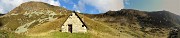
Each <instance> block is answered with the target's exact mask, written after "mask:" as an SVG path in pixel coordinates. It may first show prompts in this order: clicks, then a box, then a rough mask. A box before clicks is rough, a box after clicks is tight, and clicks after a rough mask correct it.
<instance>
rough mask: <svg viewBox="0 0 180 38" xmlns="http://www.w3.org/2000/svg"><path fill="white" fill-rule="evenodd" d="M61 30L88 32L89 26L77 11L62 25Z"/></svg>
mask: <svg viewBox="0 0 180 38" xmlns="http://www.w3.org/2000/svg"><path fill="white" fill-rule="evenodd" d="M61 32H70V33H79V32H80V33H85V32H87V26H86V25H85V24H84V22H83V21H82V19H81V18H80V17H79V16H78V15H77V13H76V12H73V13H72V14H71V15H69V17H68V18H67V20H66V21H65V22H64V24H63V25H62V27H61Z"/></svg>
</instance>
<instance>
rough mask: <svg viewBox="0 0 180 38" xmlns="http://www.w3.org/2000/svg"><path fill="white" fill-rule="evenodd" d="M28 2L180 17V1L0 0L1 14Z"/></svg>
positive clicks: (81, 9) (85, 10) (90, 11)
mask: <svg viewBox="0 0 180 38" xmlns="http://www.w3.org/2000/svg"><path fill="white" fill-rule="evenodd" d="M28 1H40V2H45V3H49V4H51V5H55V6H60V7H64V8H67V9H69V10H74V11H77V12H81V13H88V14H99V13H105V12H107V11H109V10H111V11H117V10H121V9H136V10H141V11H162V10H166V11H170V12H172V13H174V14H177V15H180V0H0V12H1V13H3V14H5V13H8V12H9V11H10V10H13V9H14V8H15V7H17V6H19V5H20V4H22V3H24V2H28Z"/></svg>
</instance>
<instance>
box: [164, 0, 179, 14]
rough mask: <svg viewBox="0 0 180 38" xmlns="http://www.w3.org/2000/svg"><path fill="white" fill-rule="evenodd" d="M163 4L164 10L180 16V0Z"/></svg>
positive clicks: (166, 0) (165, 0)
mask: <svg viewBox="0 0 180 38" xmlns="http://www.w3.org/2000/svg"><path fill="white" fill-rule="evenodd" d="M162 4H163V5H161V6H162V9H163V10H167V11H170V12H172V13H175V14H177V15H180V0H164V1H163V3H162Z"/></svg>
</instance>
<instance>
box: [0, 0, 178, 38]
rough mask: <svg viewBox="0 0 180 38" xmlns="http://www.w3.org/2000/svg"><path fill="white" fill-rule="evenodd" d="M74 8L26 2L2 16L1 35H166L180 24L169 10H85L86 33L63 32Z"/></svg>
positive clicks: (159, 37)
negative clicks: (94, 12)
mask: <svg viewBox="0 0 180 38" xmlns="http://www.w3.org/2000/svg"><path fill="white" fill-rule="evenodd" d="M71 13H72V11H70V10H67V9H65V8H63V7H58V6H53V5H49V4H47V3H43V2H33V1H31V2H26V3H23V4H21V5H20V6H19V7H16V8H15V9H13V10H12V11H10V12H9V13H8V14H6V15H3V16H0V36H1V37H2V38H167V37H169V36H170V34H169V33H170V32H171V30H172V28H175V27H179V26H180V16H178V15H175V14H173V13H170V12H168V11H156V12H145V11H139V10H133V9H122V10H120V11H108V12H106V13H102V14H82V13H78V15H79V17H80V18H81V19H82V20H83V21H84V23H85V24H86V26H87V27H88V32H87V33H63V32H60V31H59V30H60V27H61V25H62V24H63V23H64V21H65V20H66V19H67V18H68V16H69V15H70V14H71Z"/></svg>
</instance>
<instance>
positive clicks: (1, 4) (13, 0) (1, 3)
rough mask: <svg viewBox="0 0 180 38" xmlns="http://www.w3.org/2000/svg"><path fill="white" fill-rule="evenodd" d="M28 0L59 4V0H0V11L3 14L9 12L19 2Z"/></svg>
mask: <svg viewBox="0 0 180 38" xmlns="http://www.w3.org/2000/svg"><path fill="white" fill-rule="evenodd" d="M28 1H39V2H45V3H49V4H51V5H55V6H60V3H59V0H57V1H54V0H0V12H2V13H3V14H5V13H7V12H9V11H10V10H12V9H14V8H15V7H17V6H19V5H20V4H22V3H24V2H28Z"/></svg>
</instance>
